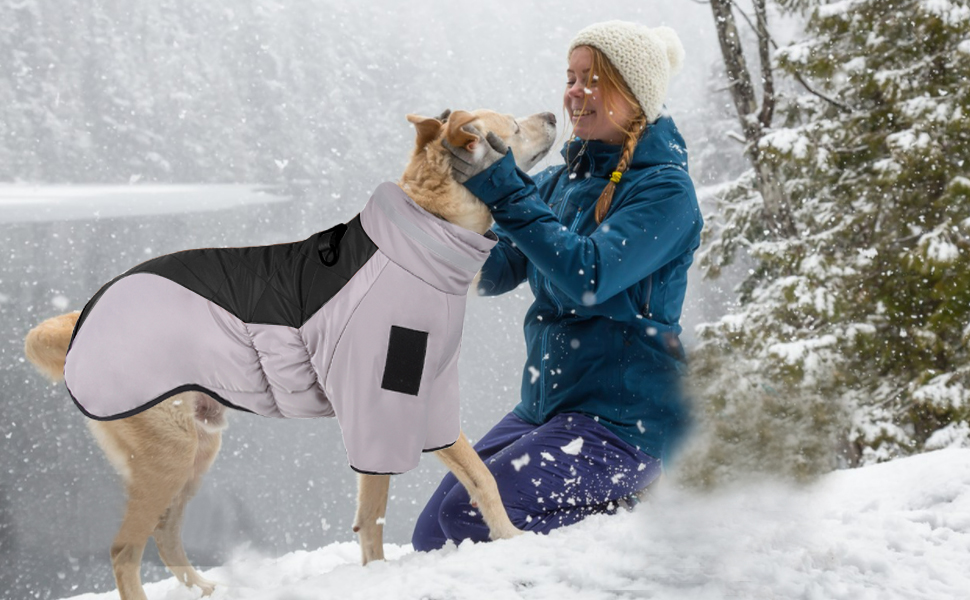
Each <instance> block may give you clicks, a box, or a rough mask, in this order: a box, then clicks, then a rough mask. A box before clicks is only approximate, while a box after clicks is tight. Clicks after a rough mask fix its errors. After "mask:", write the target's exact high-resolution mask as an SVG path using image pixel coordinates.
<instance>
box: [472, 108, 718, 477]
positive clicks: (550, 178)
mask: <svg viewBox="0 0 970 600" xmlns="http://www.w3.org/2000/svg"><path fill="white" fill-rule="evenodd" d="M582 146H583V142H582V140H579V139H575V140H572V141H570V142H567V144H566V145H565V146H564V148H563V157H564V158H565V159H566V164H565V165H560V166H557V167H551V168H549V169H546V170H545V171H542V172H541V173H539V174H538V175H537V176H536V177H535V179H534V180H533V179H530V178H529V176H527V175H526V174H525V173H523V172H521V171H520V170H518V169H517V168H516V167H515V162H514V160H513V158H512V155H511V153H509V154H508V155H506V156H505V157H504V158H503V159H501V160H500V161H498V162H497V163H495V164H494V165H492V166H491V167H489V168H488V169H487V170H486V171H484V172H482V173H480V174H478V175H476V176H475V177H473V178H472V179H470V180H469V181H468V182H467V183H466V184H465V185H466V186H467V187H468V189H469V190H470V191H471V192H472V193H474V194H475V195H476V196H477V197H478V198H480V199H481V200H482V201H483V202H485V203H486V204H487V205H488V206H489V208H490V209H491V211H492V216H493V217H494V218H495V223H496V225H495V227H494V231H495V233H496V234H497V235H498V236H499V243H498V244H497V245H496V246H495V247H494V248H493V249H492V251H491V254H490V255H489V258H488V260H487V261H486V262H485V265H484V266H483V267H482V274H481V281H480V284H479V286H478V291H479V293H480V294H482V295H497V294H502V293H505V292H508V291H510V290H512V289H514V288H515V287H517V286H518V285H519V284H520V283H522V282H523V281H525V280H526V279H528V280H529V284H530V286H531V287H532V292H533V294H534V295H535V302H533V304H532V306H531V307H530V308H529V311H528V313H527V314H526V317H525V339H526V345H527V347H528V359H527V361H526V366H525V370H524V372H523V377H522V399H521V402H520V403H519V405H518V406H516V408H515V410H514V412H515V414H516V415H518V416H519V417H520V418H522V419H524V420H525V421H528V422H530V423H533V424H536V425H538V424H541V423H544V422H546V421H547V420H548V419H550V418H551V417H552V416H554V415H556V414H560V413H564V412H579V413H584V414H586V415H589V416H591V417H593V418H596V419H597V420H598V421H599V422H600V423H601V424H603V425H604V426H606V427H607V428H608V429H610V430H611V431H613V432H614V433H615V434H617V436H619V437H620V438H621V439H623V440H625V441H627V442H629V443H630V444H632V445H633V446H636V447H637V448H639V449H640V450H642V451H643V452H645V453H647V454H649V455H651V456H655V457H659V458H664V457H666V456H667V455H668V453H669V452H670V450H672V449H673V448H674V446H675V445H676V442H677V441H678V440H680V439H681V438H682V437H683V434H684V433H685V430H686V427H687V425H688V417H689V407H688V405H687V401H686V398H685V396H684V395H683V394H682V392H681V389H680V387H681V386H680V378H681V377H680V376H681V373H682V372H683V370H684V365H685V355H684V350H683V348H682V347H681V344H680V340H679V335H680V332H681V327H680V324H679V321H680V315H681V310H682V306H683V303H684V294H685V291H686V288H687V270H688V268H689V267H690V264H691V262H692V260H693V255H694V251H695V250H696V249H697V247H698V246H699V244H700V232H701V227H702V225H703V220H702V218H701V213H700V210H699V208H698V205H697V197H696V195H695V193H694V186H693V183H692V182H691V179H690V177H689V176H688V174H687V150H686V147H685V145H684V140H683V138H682V137H681V135H680V133H679V132H678V131H677V128H676V126H675V125H674V122H673V120H672V119H670V118H669V117H661V118H660V119H659V120H658V121H657V122H655V123H653V124H652V125H649V126H648V130H647V132H646V133H645V134H644V136H643V137H642V138H641V140H640V142H639V143H638V145H637V147H636V150H635V151H634V156H633V160H632V162H631V165H630V168H629V169H628V170H627V172H626V173H625V174H624V175H623V177H622V179H621V181H620V183H619V184H618V185H617V187H616V190H615V194H614V197H613V203H612V205H611V207H610V210H609V212H608V213H607V215H606V218H605V219H604V220H603V222H602V223H601V224H597V223H596V219H595V217H594V213H595V206H596V201H597V198H599V195H600V193H601V192H602V191H603V188H604V187H605V186H606V184H607V182H608V181H609V176H610V173H611V172H612V170H613V169H614V168H615V166H616V164H617V162H618V160H619V153H620V147H619V146H615V145H610V144H605V143H602V142H596V141H591V142H589V143H588V144H587V146H586V148H585V150H582Z"/></svg>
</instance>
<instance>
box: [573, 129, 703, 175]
mask: <svg viewBox="0 0 970 600" xmlns="http://www.w3.org/2000/svg"><path fill="white" fill-rule="evenodd" d="M584 144H585V146H586V148H585V150H583V145H584ZM621 149H622V147H621V146H619V145H617V144H607V143H606V142H601V141H599V140H590V141H588V142H587V141H585V140H582V139H580V138H573V139H571V140H569V141H568V142H566V143H565V144H564V145H563V148H562V156H563V159H564V160H565V161H566V166H567V169H569V171H570V172H571V173H576V175H577V176H587V174H589V175H590V176H593V177H609V176H610V173H612V172H613V169H615V168H616V164H617V163H618V162H619V161H620V151H621ZM660 165H671V166H675V167H678V168H680V169H683V170H684V171H686V170H687V145H686V144H685V143H684V138H683V137H681V135H680V131H678V130H677V126H676V125H675V124H674V120H673V119H672V118H670V117H669V116H667V115H664V116H662V117H660V118H659V119H657V120H656V121H655V122H653V123H651V124H649V125H647V131H646V133H644V134H643V137H642V138H640V141H639V142H638V143H637V147H636V149H635V150H634V152H633V162H632V163H631V165H630V166H631V167H633V168H638V169H639V168H647V167H655V166H660Z"/></svg>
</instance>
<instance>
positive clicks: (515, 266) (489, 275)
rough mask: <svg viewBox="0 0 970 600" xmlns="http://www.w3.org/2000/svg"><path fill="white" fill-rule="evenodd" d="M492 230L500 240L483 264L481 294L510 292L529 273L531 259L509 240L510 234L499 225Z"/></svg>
mask: <svg viewBox="0 0 970 600" xmlns="http://www.w3.org/2000/svg"><path fill="white" fill-rule="evenodd" d="M492 231H494V232H495V234H496V235H497V236H498V239H499V242H498V243H497V244H495V246H493V247H492V251H491V253H489V255H488V260H486V261H485V264H484V265H482V273H481V276H480V278H479V280H478V294H479V295H481V296H498V295H499V294H504V293H506V292H510V291H512V290H514V289H515V288H516V287H518V286H519V284H520V283H522V282H523V281H525V278H526V275H527V273H528V270H527V267H528V265H529V260H528V259H527V258H526V257H525V255H524V254H522V252H521V251H520V250H519V249H518V248H516V247H515V244H514V243H513V242H512V241H511V240H509V237H508V234H507V233H506V232H505V231H503V230H502V228H501V227H500V226H497V225H496V226H494V227H493V228H492Z"/></svg>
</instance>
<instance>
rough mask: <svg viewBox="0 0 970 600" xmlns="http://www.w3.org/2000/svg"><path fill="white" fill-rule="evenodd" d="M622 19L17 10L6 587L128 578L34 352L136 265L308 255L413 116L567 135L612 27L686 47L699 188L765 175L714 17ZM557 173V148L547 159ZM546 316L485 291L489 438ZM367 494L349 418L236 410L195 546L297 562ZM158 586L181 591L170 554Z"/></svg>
mask: <svg viewBox="0 0 970 600" xmlns="http://www.w3.org/2000/svg"><path fill="white" fill-rule="evenodd" d="M608 6H609V9H610V10H609V11H605V10H604V7H603V6H602V5H590V4H589V3H580V2H573V1H569V2H559V3H556V4H555V5H552V4H549V3H539V2H528V1H521V0H520V1H508V0H503V1H497V2H491V3H487V4H486V3H466V2H454V1H450V2H446V1H443V0H436V1H429V2H420V3H417V2H415V3H408V4H406V5H405V4H403V3H397V2H390V1H386V0H385V1H382V2H369V3H349V2H329V1H314V2H310V1H307V0H304V1H299V2H274V1H252V2H247V1H243V0H213V1H210V2H206V3H193V2H187V1H182V0H127V1H125V2H121V1H102V2H98V1H94V2H83V3H82V2H76V1H70V2H68V1H65V0H17V1H13V0H0V114H2V119H0V403H2V404H0V406H2V408H3V417H2V419H0V465H2V469H0V597H2V598H16V599H18V600H20V599H22V598H57V597H62V596H65V595H70V594H73V593H82V592H88V591H104V590H108V589H113V587H114V581H113V578H112V575H111V570H110V561H109V556H108V549H109V546H110V543H111V539H112V538H113V537H114V535H115V532H116V529H117V526H118V524H119V522H120V518H121V514H122V511H123V506H124V497H123V493H122V488H121V485H120V481H119V479H118V477H117V476H116V475H115V474H114V472H113V470H112V469H111V467H110V466H109V465H108V463H107V461H106V460H105V459H104V457H103V456H102V454H101V452H100V450H99V449H98V448H97V446H96V445H95V443H94V441H93V440H92V439H91V437H90V435H89V434H88V432H87V428H86V426H85V423H84V418H83V416H82V415H81V414H80V412H79V411H78V410H77V409H76V408H75V407H74V406H73V404H72V402H71V400H70V398H69V396H68V395H67V393H66V391H65V389H64V387H63V385H61V384H58V385H52V384H49V383H48V382H46V381H45V380H44V379H43V378H42V377H41V376H40V375H38V374H37V373H36V372H35V371H34V370H33V368H32V367H30V365H29V364H27V363H26V362H25V360H24V358H23V352H22V343H23V337H24V335H25V334H26V332H27V331H28V330H29V329H30V328H31V327H33V326H34V325H36V324H37V323H38V322H39V321H41V320H43V319H45V318H47V317H50V316H54V315H57V314H60V313H62V312H66V311H68V310H79V309H81V308H82V307H83V306H84V304H85V303H86V302H87V300H88V299H89V298H90V297H91V296H92V295H93V294H94V293H95V292H96V291H97V289H98V288H99V287H100V286H101V285H102V284H104V283H105V282H107V281H109V280H110V279H112V278H113V277H115V276H116V275H118V274H120V273H122V272H124V271H125V270H127V269H128V268H130V267H132V266H134V265H135V264H138V263H139V262H142V261H143V260H145V259H148V258H151V257H153V256H157V255H160V254H165V253H169V252H174V251H177V250H183V249H187V248H197V247H211V246H250V245H260V244H270V243H280V242H288V241H293V240H298V239H302V238H305V237H307V236H309V235H311V234H312V233H314V232H316V231H319V230H322V229H326V228H329V227H330V226H332V225H333V224H335V223H337V222H343V221H347V220H349V219H350V218H352V217H353V216H354V215H355V214H356V213H357V212H359V211H360V209H361V208H362V207H363V206H364V203H365V202H366V201H367V199H368V198H369V196H370V193H371V191H372V190H374V189H375V187H376V186H377V185H378V184H379V183H381V182H383V181H387V180H390V181H396V180H397V178H398V176H399V175H400V173H401V172H402V171H403V168H404V166H405V164H406V162H407V159H408V154H409V152H410V150H411V147H412V145H413V138H414V130H413V128H412V127H411V126H410V124H408V123H407V121H406V120H405V115H406V114H408V113H418V114H424V115H436V114H438V113H440V112H441V111H442V110H443V109H445V108H451V109H459V108H466V109H473V108H492V109H495V110H499V111H501V112H509V113H514V114H516V115H527V114H532V113H535V112H540V111H552V112H554V113H555V114H556V115H558V116H559V117H560V119H559V120H560V123H559V129H560V142H562V141H564V139H565V137H564V134H563V132H562V126H563V121H564V118H563V113H562V109H561V105H562V91H563V86H564V83H565V79H564V77H565V67H566V48H567V46H568V43H569V41H570V40H571V39H572V37H573V36H574V35H575V33H576V32H577V31H578V30H579V29H581V28H582V27H584V26H586V25H588V24H590V23H593V22H597V21H602V20H607V19H614V18H619V19H624V20H634V21H639V22H641V23H644V24H647V25H650V26H657V25H669V26H671V27H673V28H674V29H675V30H677V32H678V33H679V34H680V36H681V39H682V41H683V43H684V46H685V49H686V51H687V55H686V60H685V66H684V69H683V70H682V72H681V73H680V74H679V75H678V76H676V77H675V78H674V79H673V80H672V81H671V86H670V90H669V94H668V103H667V105H668V109H669V112H670V113H671V114H672V116H673V118H674V120H675V121H676V122H677V123H678V125H679V127H680V129H681V132H682V133H683V134H684V137H685V139H686V142H687V145H688V148H689V149H690V150H691V173H692V176H693V178H694V181H695V183H696V185H697V186H698V189H699V191H701V195H702V196H703V195H704V190H709V189H712V186H715V185H716V184H718V183H719V182H723V181H726V180H729V179H731V178H732V177H736V176H737V175H738V174H739V173H740V172H741V171H743V170H744V169H745V168H746V165H745V163H744V160H743V157H742V155H741V149H740V146H739V144H737V143H736V142H733V141H731V140H728V139H727V138H726V137H725V135H724V133H725V132H726V131H728V130H730V129H734V128H735V126H734V122H735V117H734V116H733V114H734V113H733V112H732V111H733V109H731V108H730V107H729V106H728V103H729V102H730V100H729V98H728V96H727V94H726V93H725V92H724V91H723V89H721V88H722V87H723V85H724V83H723V82H724V80H723V79H722V78H721V72H722V66H721V63H720V56H719V52H718V47H717V38H716V34H715V30H714V23H713V18H712V16H711V12H710V8H709V7H708V6H706V5H703V4H698V3H695V2H693V1H690V0H678V1H676V2H661V1H659V0H648V1H643V0H642V1H640V2H626V1H616V2H612V3H610V4H609V5H608ZM559 162H561V157H560V156H559V154H558V146H557V147H556V150H554V151H553V153H552V154H551V156H550V157H549V158H547V159H546V160H545V161H544V162H543V163H542V164H541V165H540V166H539V168H542V167H543V166H546V165H548V164H556V163H559ZM95 184H97V185H95ZM105 184H113V185H115V186H121V187H105ZM169 184H183V185H184V184H190V185H188V187H185V188H178V189H177V190H176V191H177V193H176V194H175V195H174V196H173V195H172V194H171V193H169V194H168V195H167V196H165V192H164V189H166V188H159V187H158V186H160V185H169ZM159 194H162V196H159ZM77 196H82V197H83V198H84V200H83V202H82V201H79V200H78V199H77ZM159 198H162V200H160V199H159ZM165 198H167V199H168V200H165ZM227 198H228V200H227ZM27 199H29V202H28V201H27ZM119 199H120V201H121V202H122V204H121V205H120V206H119V204H118V203H119ZM126 202H130V203H132V205H136V204H137V205H139V206H143V205H144V206H150V207H151V208H150V209H147V210H141V211H139V210H134V209H126V208H125V205H124V203H126ZM146 203H147V204H146ZM724 285H725V284H724V281H723V280H722V281H721V282H714V283H710V282H704V281H702V280H701V278H700V274H699V273H694V275H693V279H692V281H691V289H690V290H689V292H688V298H687V305H686V306H685V316H684V319H683V322H682V324H683V326H684V330H685V334H684V340H685V342H686V343H687V345H688V347H689V346H690V343H691V339H692V333H691V332H692V328H693V326H694V325H696V324H697V323H699V322H701V321H703V320H707V319H710V318H713V317H716V316H718V315H720V314H721V313H722V312H723V311H724V309H725V305H726V303H728V302H730V301H731V294H730V292H729V290H725V289H723V287H722V286H724ZM530 301H531V293H530V292H529V291H528V289H527V287H521V288H520V289H518V290H516V291H515V292H513V293H511V294H508V295H506V296H503V297H500V298H494V299H480V298H474V297H473V298H470V299H469V303H468V311H467V316H466V321H465V322H466V328H465V337H464V343H463V347H462V350H463V351H462V356H461V364H460V369H461V394H462V425H463V428H464V430H465V431H466V433H467V434H468V435H469V437H470V438H471V439H472V441H473V442H474V441H475V440H476V439H478V438H479V437H481V435H482V434H483V433H484V432H485V431H487V430H488V429H489V428H490V427H491V426H492V425H493V424H494V423H495V422H497V421H498V420H499V419H500V418H501V417H502V416H503V415H504V414H505V413H506V412H508V411H509V410H511V408H512V407H513V406H514V405H515V404H516V402H517V400H518V394H519V382H520V376H521V369H522V363H523V360H524V357H525V353H524V343H523V340H522V332H521V319H522V315H523V314H524V312H525V310H526V307H527V306H528V304H529V302H530ZM443 474H444V468H443V467H442V466H441V465H440V464H439V463H438V461H437V460H436V459H435V458H433V457H430V456H429V457H426V458H424V460H423V461H422V463H421V466H420V467H419V468H417V469H415V470H414V471H412V472H409V473H407V474H404V475H400V476H397V477H394V478H393V480H392V482H391V492H390V494H391V499H390V501H389V506H388V513H387V524H386V526H385V540H386V541H388V542H392V543H399V544H401V543H408V542H409V541H410V533H411V527H412V524H413V522H414V519H415V516H416V514H417V512H418V510H420V508H421V507H422V506H423V504H424V502H425V501H426V500H427V498H428V496H429V495H430V493H431V492H432V490H433V489H434V487H435V486H436V485H437V483H438V481H439V480H440V478H441V476H442V475H443ZM355 499H356V480H355V474H354V472H353V471H352V470H351V469H350V468H349V467H348V466H347V462H346V456H345V453H344V449H343V446H342V443H341V440H340V433H339V428H338V425H337V422H336V421H335V420H330V419H327V420H311V421H297V420H274V419H264V418H260V417H255V416H251V415H245V414H242V413H233V414H232V415H231V416H230V425H229V429H228V430H227V431H226V433H225V435H224V443H223V448H222V451H221V453H220V456H219V459H218V460H217V461H216V464H215V465H214V466H213V469H212V470H211V471H210V473H209V475H208V476H207V477H206V479H205V484H204V485H203V488H202V490H201V492H200V493H199V495H198V496H197V497H196V499H195V500H194V501H193V502H191V503H190V505H189V508H188V511H187V517H186V524H185V528H184V538H185V545H186V550H187V552H188V554H189V557H190V559H191V560H192V561H193V562H194V563H195V564H196V565H197V566H200V567H204V566H212V565H218V564H221V563H223V562H224V561H226V560H227V559H228V558H229V557H231V556H232V555H233V553H234V552H237V551H239V550H240V549H241V548H245V549H247V551H250V552H257V553H260V554H265V555H268V556H279V555H282V554H284V553H286V552H290V551H293V550H301V549H314V548H318V547H320V546H322V545H325V544H328V543H331V542H335V541H351V540H354V539H355V536H354V534H353V533H352V531H351V525H352V521H353V516H354V507H355ZM143 576H144V580H145V581H146V582H147V581H153V580H157V579H159V578H165V577H168V576H169V575H168V573H167V571H165V569H164V567H163V566H162V565H161V563H160V561H159V560H158V557H157V554H156V553H155V550H154V546H153V545H152V544H149V546H148V548H147V550H146V557H145V561H144V568H143Z"/></svg>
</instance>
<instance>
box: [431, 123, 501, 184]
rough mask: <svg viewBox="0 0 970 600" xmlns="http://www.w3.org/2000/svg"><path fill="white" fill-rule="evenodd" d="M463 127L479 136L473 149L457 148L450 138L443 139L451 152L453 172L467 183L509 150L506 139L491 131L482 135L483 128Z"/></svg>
mask: <svg viewBox="0 0 970 600" xmlns="http://www.w3.org/2000/svg"><path fill="white" fill-rule="evenodd" d="M462 129H464V130H465V131H467V132H469V133H472V134H475V135H477V136H478V139H479V143H478V144H475V147H474V148H472V149H471V150H466V149H465V148H456V147H455V146H452V145H451V144H449V143H448V140H442V143H443V144H444V146H445V148H447V149H448V151H449V152H451V174H452V176H453V177H454V178H455V181H457V182H458V183H465V182H466V181H468V180H469V179H471V178H472V177H474V176H475V175H478V174H479V173H481V172H482V171H484V170H485V169H487V168H489V167H490V166H492V165H493V164H494V163H495V162H496V161H498V160H499V159H501V158H502V157H503V156H505V155H506V153H508V151H509V147H508V145H507V144H506V143H505V141H504V140H502V138H500V137H499V136H497V135H495V134H494V133H492V132H491V131H489V132H488V134H487V135H482V132H481V130H480V129H478V128H477V127H474V126H472V125H466V126H465V127H463V128H462Z"/></svg>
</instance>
